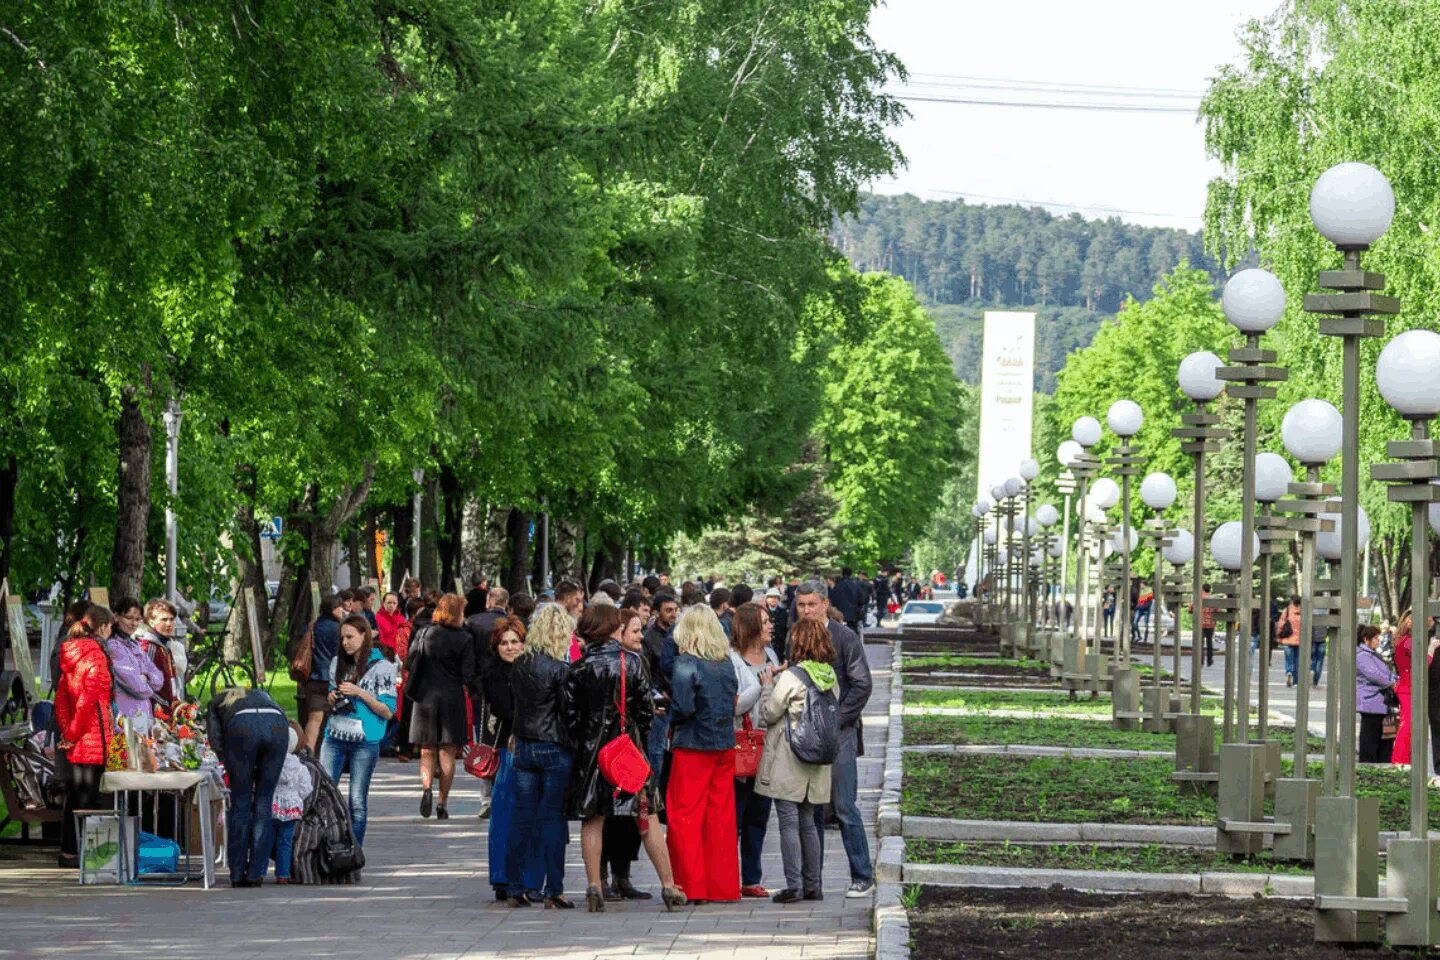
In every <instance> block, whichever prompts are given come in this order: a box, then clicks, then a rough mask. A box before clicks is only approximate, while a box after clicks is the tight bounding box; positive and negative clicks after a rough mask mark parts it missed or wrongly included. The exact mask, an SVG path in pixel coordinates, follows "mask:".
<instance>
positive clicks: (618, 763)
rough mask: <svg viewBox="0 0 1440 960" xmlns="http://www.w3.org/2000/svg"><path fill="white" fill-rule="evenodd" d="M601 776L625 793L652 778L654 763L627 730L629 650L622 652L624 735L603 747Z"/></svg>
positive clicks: (601, 751)
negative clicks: (626, 691) (626, 672)
mask: <svg viewBox="0 0 1440 960" xmlns="http://www.w3.org/2000/svg"><path fill="white" fill-rule="evenodd" d="M598 759H599V764H600V775H601V776H603V777H604V778H605V779H606V780H608V781H609V782H610V784H611V786H613V787H614V788H615V796H617V797H618V796H619V795H620V794H621V793H639V792H640V791H641V790H643V789H644V788H645V783H646V781H648V780H649V779H650V762H649V761H648V760H646V759H645V754H643V753H641V752H640V748H639V747H637V746H635V741H634V740H632V739H630V735H629V734H628V733H626V732H625V651H624V650H621V651H620V735H619V736H617V737H615V738H614V739H613V740H611V741H610V742H609V743H607V744H605V745H604V746H603V747H601V748H600V754H599V757H598Z"/></svg>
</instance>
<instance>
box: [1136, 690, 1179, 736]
mask: <svg viewBox="0 0 1440 960" xmlns="http://www.w3.org/2000/svg"><path fill="white" fill-rule="evenodd" d="M1140 703H1141V711H1142V712H1143V713H1144V714H1145V716H1144V717H1143V718H1142V719H1141V721H1140V728H1141V729H1142V730H1144V731H1145V732H1146V733H1169V732H1170V731H1172V730H1174V729H1175V720H1174V716H1175V714H1176V712H1177V711H1178V710H1179V708H1180V702H1179V698H1178V697H1176V696H1175V692H1174V691H1173V690H1172V689H1171V688H1170V687H1168V686H1166V685H1165V684H1164V683H1161V682H1159V680H1158V678H1155V679H1154V680H1152V682H1151V683H1150V684H1148V685H1147V686H1143V687H1141V688H1140Z"/></svg>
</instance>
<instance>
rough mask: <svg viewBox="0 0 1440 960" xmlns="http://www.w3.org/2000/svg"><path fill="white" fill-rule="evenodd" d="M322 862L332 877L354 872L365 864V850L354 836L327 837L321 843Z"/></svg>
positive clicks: (326, 871)
mask: <svg viewBox="0 0 1440 960" xmlns="http://www.w3.org/2000/svg"><path fill="white" fill-rule="evenodd" d="M320 862H321V863H322V864H323V865H324V867H325V873H326V874H328V875H329V876H332V877H333V876H336V875H338V874H344V873H354V872H355V871H356V870H359V869H360V868H361V867H363V866H365V851H364V850H363V849H362V848H361V847H360V844H358V843H356V842H355V841H354V839H353V838H350V839H345V838H338V837H326V838H325V839H324V841H323V842H322V843H321V845H320Z"/></svg>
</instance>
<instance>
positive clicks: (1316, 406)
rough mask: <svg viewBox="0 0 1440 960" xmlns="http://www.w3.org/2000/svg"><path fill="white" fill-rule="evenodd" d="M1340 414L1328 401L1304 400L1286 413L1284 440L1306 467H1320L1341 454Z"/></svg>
mask: <svg viewBox="0 0 1440 960" xmlns="http://www.w3.org/2000/svg"><path fill="white" fill-rule="evenodd" d="M1343 426H1344V423H1343V421H1342V420H1341V417H1340V411H1339V410H1336V409H1335V408H1334V407H1333V406H1331V405H1330V404H1329V403H1327V402H1325V401H1324V400H1301V401H1300V402H1299V403H1297V404H1295V405H1294V406H1293V407H1291V408H1290V409H1289V410H1287V411H1285V418H1284V419H1283V420H1281V421H1280V439H1281V440H1283V441H1284V443H1285V450H1286V451H1287V452H1288V453H1289V454H1290V456H1292V457H1294V458H1295V459H1296V460H1299V461H1300V462H1301V463H1302V464H1304V465H1305V466H1306V467H1312V466H1313V467H1318V466H1319V465H1321V464H1323V463H1328V462H1329V461H1330V460H1332V459H1334V457H1335V454H1337V453H1339V452H1340V439H1341V430H1342V428H1343Z"/></svg>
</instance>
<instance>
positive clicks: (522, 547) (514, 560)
mask: <svg viewBox="0 0 1440 960" xmlns="http://www.w3.org/2000/svg"><path fill="white" fill-rule="evenodd" d="M505 538H506V539H507V540H508V541H509V543H510V562H509V563H508V564H507V565H506V567H505V589H506V590H509V591H510V592H511V593H512V594H515V593H526V592H528V588H527V585H526V577H525V575H526V574H527V573H529V572H530V514H528V513H526V512H525V511H523V510H518V509H516V510H511V511H510V518H509V520H508V521H507V522H506V524H505Z"/></svg>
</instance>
